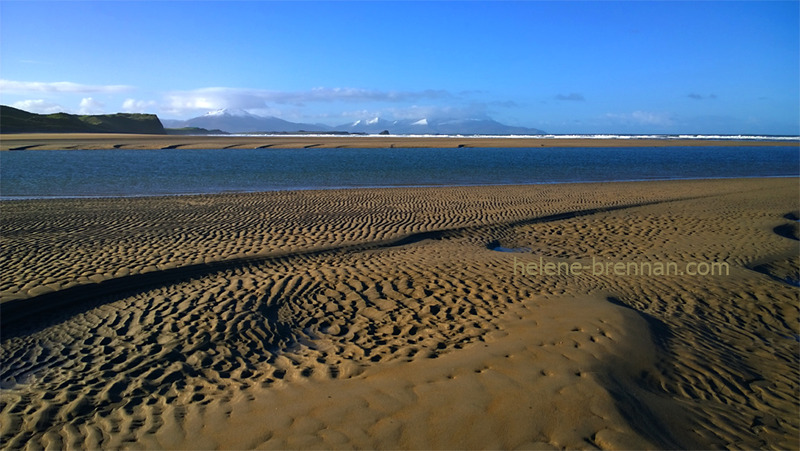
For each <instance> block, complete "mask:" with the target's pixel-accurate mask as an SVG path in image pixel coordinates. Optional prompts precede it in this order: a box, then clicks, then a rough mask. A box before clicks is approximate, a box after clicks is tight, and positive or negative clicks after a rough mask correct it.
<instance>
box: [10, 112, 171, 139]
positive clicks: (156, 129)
mask: <svg viewBox="0 0 800 451" xmlns="http://www.w3.org/2000/svg"><path fill="white" fill-rule="evenodd" d="M0 133H146V134H159V135H160V134H164V133H166V132H165V131H164V126H163V125H162V124H161V121H160V120H159V119H158V116H156V115H155V114H129V113H117V114H101V115H91V116H90V115H75V114H67V113H55V114H35V113H29V112H27V111H23V110H19V109H17V108H12V107H10V106H5V105H0Z"/></svg>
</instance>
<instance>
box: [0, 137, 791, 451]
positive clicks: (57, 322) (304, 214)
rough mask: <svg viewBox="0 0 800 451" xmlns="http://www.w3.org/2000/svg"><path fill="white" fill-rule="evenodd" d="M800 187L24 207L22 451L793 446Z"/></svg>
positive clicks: (12, 294)
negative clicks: (636, 270) (645, 265)
mask: <svg viewBox="0 0 800 451" xmlns="http://www.w3.org/2000/svg"><path fill="white" fill-rule="evenodd" d="M4 145H5V143H4ZM798 187H799V185H798V179H793V178H787V179H747V180H693V181H663V182H631V183H605V184H565V185H538V186H494V187H451V188H401V189H356V190H331V191H302V192H271V193H252V194H221V195H213V196H211V195H209V196H180V197H154V198H126V199H73V200H68V199H66V200H29V201H7V202H3V203H2V204H0V208H2V216H3V220H2V222H0V244H1V245H0V261H1V262H2V270H3V279H2V286H0V302H1V304H0V309H2V347H1V348H0V361H2V362H3V366H2V375H1V376H0V382H1V383H2V392H0V444H2V446H3V447H4V448H9V449H18V448H39V447H49V448H91V449H97V448H104V449H107V448H120V447H128V448H202V449H208V448H235V449H241V448H269V449H287V448H290V449H294V448H312V449H320V448H325V449H328V448H332V449H339V448H379V449H397V448H403V449H423V448H424V449H431V448H441V449H454V448H493V449H495V448H545V449H547V448H601V449H641V448H698V449H710V448H722V447H724V448H758V449H765V448H770V449H776V448H777V449H796V448H798V446H800V439H799V438H798V437H800V415H798V414H800V400H799V399H800V391H799V390H800V357H798V355H800V335H799V334H800V314H798V294H799V293H800V288H798V287H797V284H798V282H800V274H798V251H800V249H799V247H798V243H800V242H799V241H798V222H797V220H798V216H800V212H799V211H798V210H800V199H798V195H797V193H798ZM500 249H505V250H512V249H516V252H500V251H499V250H500ZM539 262H544V263H551V264H552V265H553V266H548V267H547V268H550V269H551V270H553V271H555V268H561V269H562V270H563V269H564V268H567V267H570V268H572V267H573V265H576V264H577V265H578V266H580V267H583V268H585V269H583V270H582V271H576V272H572V273H569V274H565V273H559V274H555V273H551V272H549V271H548V272H545V269H544V268H539V267H537V266H536V265H537V264H539ZM630 262H634V263H636V264H639V263H641V262H649V263H653V264H656V263H659V262H661V263H664V262H674V263H675V264H676V265H678V266H677V267H678V268H679V270H680V271H681V273H680V274H679V273H668V274H652V273H651V274H649V275H642V274H637V275H633V274H630V273H628V274H624V273H622V272H618V271H616V270H615V264H617V263H621V264H623V265H626V264H627V263H630ZM597 263H601V264H602V266H603V267H604V268H606V269H608V270H607V271H605V272H604V271H598V270H596V267H595V265H596V264H597ZM712 263H715V264H717V265H718V267H719V268H723V264H724V267H726V268H727V272H726V273H724V274H721V275H720V274H706V275H699V274H696V273H697V272H703V270H704V269H708V270H710V269H711V267H712V266H711V264H712ZM561 264H563V265H561ZM691 264H694V266H690V265H691ZM531 265H533V266H531ZM609 265H610V266H609ZM703 265H706V266H703ZM640 267H641V266H640ZM575 268H577V267H575ZM690 268H692V269H691V272H693V273H695V274H694V275H692V274H690ZM537 271H538V272H537Z"/></svg>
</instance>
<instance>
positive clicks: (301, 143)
mask: <svg viewBox="0 0 800 451" xmlns="http://www.w3.org/2000/svg"><path fill="white" fill-rule="evenodd" d="M798 145H800V143H798V142H797V141H794V142H787V141H754V140H728V139H726V140H713V139H709V140H706V139H668V140H667V139H586V138H575V139H571V138H558V139H553V138H495V137H492V138H486V137H408V136H355V135H349V136H260V137H252V136H249V137H242V136H169V135H124V134H101V133H97V134H90V133H83V134H80V133H72V134H70V133H38V134H31V133H28V134H4V135H0V150H34V149H35V150H61V149H66V150H75V149H88V150H93V149H267V148H273V149H302V148H326V149H328V148H391V147H398V148H415V147H417V148H418V147H444V148H458V147H664V146H798Z"/></svg>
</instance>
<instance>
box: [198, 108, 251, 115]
mask: <svg viewBox="0 0 800 451" xmlns="http://www.w3.org/2000/svg"><path fill="white" fill-rule="evenodd" d="M205 116H211V117H213V116H233V117H253V116H254V115H252V114H250V113H248V112H247V111H245V110H242V109H240V108H222V109H221V110H214V111H209V112H208V113H206V114H205Z"/></svg>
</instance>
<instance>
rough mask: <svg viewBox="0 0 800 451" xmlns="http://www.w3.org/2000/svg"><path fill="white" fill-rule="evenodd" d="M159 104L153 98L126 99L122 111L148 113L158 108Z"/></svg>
mask: <svg viewBox="0 0 800 451" xmlns="http://www.w3.org/2000/svg"><path fill="white" fill-rule="evenodd" d="M156 106H157V104H156V102H155V101H153V100H136V99H125V101H124V102H122V111H124V112H126V113H147V112H151V111H153V110H154V109H155V108H156Z"/></svg>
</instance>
